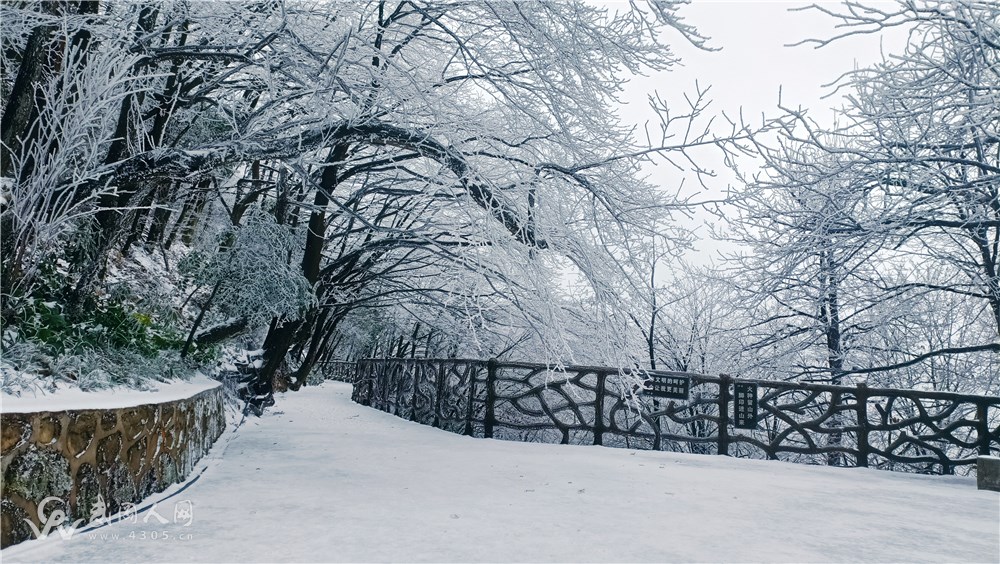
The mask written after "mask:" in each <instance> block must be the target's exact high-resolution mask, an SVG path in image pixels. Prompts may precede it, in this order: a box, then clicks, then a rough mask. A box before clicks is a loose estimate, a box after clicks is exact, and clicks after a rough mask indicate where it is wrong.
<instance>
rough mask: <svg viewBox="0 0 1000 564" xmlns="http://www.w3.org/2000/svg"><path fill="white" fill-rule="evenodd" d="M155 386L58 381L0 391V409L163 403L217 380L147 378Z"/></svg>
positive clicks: (201, 377)
mask: <svg viewBox="0 0 1000 564" xmlns="http://www.w3.org/2000/svg"><path fill="white" fill-rule="evenodd" d="M148 384H149V385H151V386H153V387H154V388H155V389H151V390H136V389H132V388H127V387H124V386H122V387H117V388H109V389H102V390H96V391H93V392H85V391H83V390H81V389H80V388H78V387H76V386H72V385H69V384H66V383H62V382H59V383H57V385H58V386H59V387H58V388H56V391H54V392H42V391H41V390H39V391H38V393H37V394H34V395H32V394H30V393H22V394H21V395H20V396H13V395H9V394H5V393H2V392H0V412H2V413H34V412H36V411H67V410H80V409H113V408H119V407H134V406H137V405H145V404H150V403H164V402H169V401H175V400H179V399H185V398H189V397H191V396H194V395H196V394H199V393H201V392H204V391H205V390H211V389H212V388H215V387H217V386H220V385H221V384H220V383H219V382H218V381H216V380H213V379H211V378H209V377H207V376H205V375H202V374H196V375H195V376H193V377H191V378H190V379H188V380H169V381H167V382H154V381H150V382H148Z"/></svg>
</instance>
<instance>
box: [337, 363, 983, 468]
mask: <svg viewBox="0 0 1000 564" xmlns="http://www.w3.org/2000/svg"><path fill="white" fill-rule="evenodd" d="M333 364H336V366H335V367H327V368H326V370H328V372H327V373H328V374H335V375H336V376H333V377H335V378H336V379H339V380H345V381H349V382H353V383H354V393H353V399H354V401H356V402H357V403H360V404H362V405H368V406H371V407H374V408H376V409H379V410H382V411H386V412H389V413H394V414H395V415H397V416H399V417H403V418H406V419H410V420H412V421H417V422H420V423H423V424H426V425H433V426H435V427H438V428H441V429H446V430H449V431H452V432H455V433H462V434H466V435H472V436H478V437H487V438H490V437H492V438H499V439H508V440H518V441H527V442H558V443H563V444H594V445H606V446H616V447H626V448H637V449H652V450H669V451H679V452H691V453H699V454H725V455H730V456H737V457H741V458H767V459H774V460H788V461H795V462H805V463H811V464H831V465H837V466H864V467H868V466H870V467H873V468H880V469H886V470H900V471H907V472H918V473H927V474H953V473H955V472H956V471H958V472H960V473H964V474H967V473H971V472H974V471H975V470H974V469H975V463H976V458H977V456H979V455H989V454H994V455H995V454H998V453H1000V397H992V396H975V395H964V394H956V393H950V392H933V391H916V390H900V389H887V388H868V387H867V386H865V385H864V384H859V385H857V386H853V387H852V386H835V385H827V384H811V383H796V382H781V381H768V380H745V379H738V378H732V377H730V376H726V375H722V376H706V375H701V374H689V373H679V372H662V371H642V372H641V375H642V376H643V377H648V378H650V379H651V380H660V381H667V380H668V379H671V378H673V379H674V381H681V382H683V383H684V387H683V388H678V389H677V391H678V392H682V393H680V394H679V395H680V396H681V397H685V398H686V399H680V398H679V397H677V398H673V399H671V398H669V397H657V396H654V395H652V394H651V393H650V392H649V391H648V390H647V391H640V392H639V393H638V395H635V394H633V393H631V392H635V391H636V390H634V389H633V390H627V389H623V388H624V386H625V385H626V384H623V382H625V381H626V380H625V379H623V378H621V377H620V375H621V372H620V370H619V369H617V368H608V367H593V366H567V367H565V371H558V372H557V371H554V370H552V369H550V367H548V366H546V365H544V364H531V363H521V362H497V361H493V360H490V361H484V360H472V359H388V360H362V361H359V362H357V363H345V362H341V363H333ZM665 379H667V380H665ZM629 381H634V379H633V380H629ZM734 390H736V392H737V393H738V394H741V395H737V396H734ZM748 390H749V392H748ZM748 393H749V394H751V395H752V396H753V398H752V399H751V398H748V397H747V394H748ZM668 395H669V394H668ZM661 396H662V394H661ZM738 402H744V403H743V404H742V405H739V406H737V405H736V403H738ZM748 404H753V408H754V409H752V410H748V409H747V408H748ZM731 412H732V414H731ZM736 418H739V420H738V421H737V420H736ZM737 425H738V427H737Z"/></svg>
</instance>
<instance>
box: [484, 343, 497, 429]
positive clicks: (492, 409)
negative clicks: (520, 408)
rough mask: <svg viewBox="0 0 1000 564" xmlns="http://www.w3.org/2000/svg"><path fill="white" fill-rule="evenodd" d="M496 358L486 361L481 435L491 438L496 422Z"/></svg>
mask: <svg viewBox="0 0 1000 564" xmlns="http://www.w3.org/2000/svg"><path fill="white" fill-rule="evenodd" d="M496 383H497V359H495V358H491V359H489V360H487V361H486V419H485V420H484V421H483V436H484V437H485V438H487V439H492V438H493V426H494V425H495V424H496V402H497V389H496Z"/></svg>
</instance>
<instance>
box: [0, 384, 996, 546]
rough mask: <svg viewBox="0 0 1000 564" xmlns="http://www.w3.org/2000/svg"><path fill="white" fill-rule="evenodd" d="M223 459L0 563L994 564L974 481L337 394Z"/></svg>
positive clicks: (323, 392)
mask: <svg viewBox="0 0 1000 564" xmlns="http://www.w3.org/2000/svg"><path fill="white" fill-rule="evenodd" d="M221 450H222V447H217V448H216V450H214V451H213V454H212V455H210V457H211V458H213V459H214V460H212V461H210V462H209V463H208V469H207V470H206V471H205V472H204V474H202V475H201V476H200V478H198V480H197V481H196V482H195V483H193V484H191V485H190V486H189V487H187V488H186V489H185V490H183V491H181V492H180V493H177V494H176V495H174V496H173V497H170V498H167V499H162V500H161V501H160V502H159V503H158V504H157V506H156V507H155V508H154V510H155V512H156V514H155V516H154V515H153V514H151V513H149V512H146V513H143V514H140V515H139V517H138V519H136V522H134V523H133V522H130V521H122V522H118V523H115V524H112V525H108V526H105V527H102V528H99V529H95V530H93V531H91V532H89V533H87V532H81V533H77V534H76V535H75V536H74V537H73V538H72V539H70V540H61V539H59V538H58V536H55V537H50V538H48V539H45V540H42V541H31V542H29V543H24V544H22V545H19V546H15V547H12V548H11V549H8V550H5V551H3V554H2V557H3V561H4V562H15V561H44V560H56V561H67V562H126V561H127V562H136V561H138V562H150V561H174V562H183V561H192V562H258V561H438V562H441V561H444V562H449V561H463V562H465V561H572V562H589V561H657V562H662V561H713V562H717V561H797V562H803V561H809V562H814V561H928V562H929V561H982V562H997V561H1000V494H997V493H996V492H986V491H978V490H976V488H975V481H974V480H972V479H968V478H953V477H931V476H915V475H906V474H894V473H889V472H880V471H876V470H866V469H840V468H825V467H813V466H805V465H796V464H786V463H779V462H765V461H753V460H737V459H730V458H724V457H714V456H696V455H683V454H673V453H661V452H647V451H629V450H620V449H611V448H602V447H582V446H580V447H578V446H562V445H542V444H522V443H513V442H504V441H493V440H482V439H473V438H468V437H462V436H457V435H452V434H449V433H446V432H443V431H439V430H437V429H433V428H430V427H425V426H421V425H417V424H414V423H410V422H407V421H403V420H401V419H398V418H396V417H394V416H391V415H388V414H385V413H381V412H379V411H375V410H372V409H369V408H364V407H360V406H358V405H355V404H353V403H352V402H351V401H350V386H349V385H346V384H341V383H336V382H328V383H326V384H324V385H323V386H319V387H315V388H307V389H305V390H303V391H301V392H298V393H294V394H287V395H285V396H284V397H281V398H279V400H278V404H277V405H276V406H275V407H274V408H273V410H272V411H271V412H270V413H268V414H266V415H265V416H264V417H263V418H260V419H251V420H249V421H247V423H246V424H245V425H244V426H243V427H242V428H241V429H240V431H239V433H238V434H236V435H235V436H234V437H233V438H232V440H231V441H230V442H228V444H227V445H226V446H225V452H224V456H222V453H221V452H219V451H221ZM176 489H177V488H174V490H176ZM169 493H170V491H169V490H168V492H167V494H169ZM185 502H190V507H191V508H192V509H193V512H192V513H191V514H190V516H188V514H185V513H184V512H183V511H181V512H180V513H179V514H178V516H177V517H178V518H177V519H175V515H174V511H175V508H180V509H184V507H185ZM161 518H162V519H163V520H165V521H167V522H166V523H165V524H161V523H160V522H159V521H160V519H161ZM144 520H145V522H143V521H144ZM175 520H176V521H177V522H176V523H175V522H174V521H175ZM185 525H187V526H185Z"/></svg>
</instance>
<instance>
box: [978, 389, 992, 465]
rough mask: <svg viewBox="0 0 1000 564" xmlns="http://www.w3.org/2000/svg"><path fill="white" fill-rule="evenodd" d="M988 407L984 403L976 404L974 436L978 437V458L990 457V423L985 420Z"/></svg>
mask: <svg viewBox="0 0 1000 564" xmlns="http://www.w3.org/2000/svg"><path fill="white" fill-rule="evenodd" d="M988 409H989V405H988V404H987V403H986V402H985V401H982V402H979V403H977V404H976V419H977V420H978V421H977V422H976V434H977V435H979V437H978V441H977V442H978V443H979V456H989V455H990V422H989V419H987V417H986V415H987V410H988Z"/></svg>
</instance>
